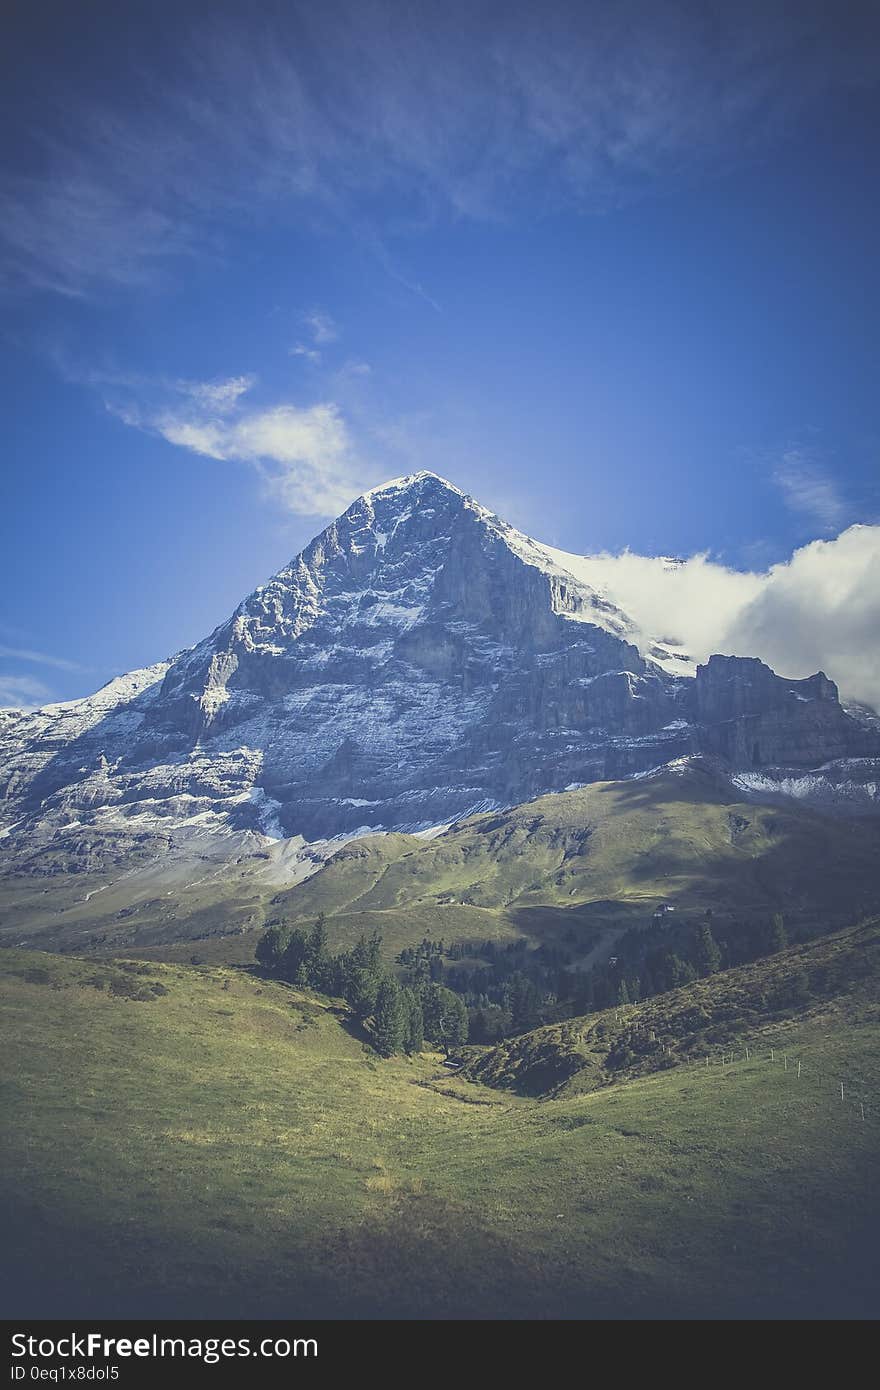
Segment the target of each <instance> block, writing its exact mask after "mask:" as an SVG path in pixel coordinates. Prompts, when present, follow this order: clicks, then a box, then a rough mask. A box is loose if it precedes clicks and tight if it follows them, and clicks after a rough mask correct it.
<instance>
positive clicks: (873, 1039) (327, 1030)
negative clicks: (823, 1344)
mask: <svg viewBox="0 0 880 1390" xmlns="http://www.w3.org/2000/svg"><path fill="white" fill-rule="evenodd" d="M874 942H875V938H874V937H873V936H870V935H869V936H866V937H865V938H864V939H861V938H857V937H855V936H853V938H852V940H851V943H850V946H848V947H841V951H842V952H843V953H844V955H845V956H846V959H847V961H848V962H849V964H847V966H846V968H845V969H844V970H842V971H841V974H840V979H839V980H838V983H837V984H835V985H834V987H833V988H829V989H828V990H827V991H826V994H827V999H826V1005H825V1007H823V1008H818V1007H816V1006H815V1005H811V1006H810V1007H808V1008H806V1009H801V1010H800V1011H797V1012H791V1011H789V1012H788V1013H787V1014H786V1015H784V1016H783V1015H781V1014H780V1015H779V1016H778V1017H777V1018H776V1019H775V1020H773V1021H772V1022H765V1023H764V1024H763V1025H762V1026H761V1030H760V1038H761V1048H760V1055H759V1054H758V1053H756V1054H755V1055H754V1056H753V1057H752V1059H751V1060H750V1061H748V1062H738V1063H736V1064H734V1065H732V1066H725V1067H724V1068H723V1069H722V1068H721V1066H720V1065H719V1064H717V1063H714V1064H713V1065H712V1067H711V1068H710V1069H708V1070H707V1069H705V1068H704V1067H688V1066H687V1065H682V1066H676V1067H673V1068H671V1069H669V1070H666V1071H662V1072H657V1073H656V1074H652V1075H641V1076H639V1075H636V1076H633V1077H632V1078H631V1079H628V1080H618V1081H617V1082H616V1084H613V1085H609V1086H605V1087H603V1088H602V1089H600V1090H597V1091H594V1092H592V1093H589V1094H583V1093H581V1094H565V1095H564V1096H562V1097H560V1098H559V1099H554V1100H550V1101H546V1100H540V1099H534V1098H529V1097H526V1096H522V1095H519V1094H516V1093H515V1092H514V1091H511V1090H497V1089H490V1088H488V1087H485V1086H483V1085H480V1084H478V1083H476V1082H474V1081H469V1080H467V1079H463V1078H462V1077H460V1076H456V1075H450V1074H449V1073H448V1072H447V1071H445V1070H444V1069H443V1068H442V1066H441V1065H440V1062H439V1059H438V1058H436V1057H430V1056H426V1057H422V1058H418V1059H415V1060H413V1061H408V1060H406V1059H403V1058H393V1059H391V1060H389V1061H380V1060H379V1059H378V1058H377V1057H376V1056H375V1054H374V1053H373V1052H372V1051H371V1050H370V1049H369V1048H368V1047H367V1046H366V1045H365V1043H364V1041H363V1040H362V1038H361V1037H360V1036H358V1034H357V1031H356V1030H355V1029H354V1027H353V1026H352V1024H351V1022H350V1020H349V1018H348V1017H347V1015H346V1014H345V1012H344V1010H342V1009H341V1008H338V1007H336V1006H333V1005H332V1003H331V1002H330V1001H327V1000H322V999H320V998H317V997H311V996H308V995H306V994H303V993H302V992H298V991H296V990H294V989H291V988H288V987H286V986H284V985H281V984H276V983H265V982H263V981H261V980H259V979H258V978H256V977H254V976H252V975H250V974H247V973H246V972H243V971H240V970H235V969H221V968H208V967H204V968H195V967H189V968H186V967H182V966H178V965H169V964H154V963H152V962H151V963H148V964H144V963H143V962H141V963H137V962H130V963H126V962H120V961H116V962H111V963H101V962H96V961H95V960H93V959H91V960H80V959H74V958H72V957H70V956H65V957H55V956H50V955H47V954H45V953H31V952H21V951H15V950H9V951H6V952H3V953H2V955H0V995H2V1005H3V1008H2V1017H3V1042H2V1047H3V1059H4V1068H3V1070H4V1074H5V1078H6V1079H5V1082H4V1096H3V1102H4V1116H5V1124H4V1127H3V1144H4V1154H3V1172H4V1174H5V1183H4V1193H3V1208H4V1211H3V1217H4V1230H5V1231H6V1232H7V1238H6V1243H5V1246H6V1248H5V1254H4V1260H5V1261H6V1273H7V1275H8V1290H7V1294H6V1298H5V1306H6V1308H7V1313H8V1315H30V1316H34V1315H35V1314H39V1313H43V1314H46V1315H48V1314H63V1315H65V1316H67V1317H74V1316H82V1315H84V1314H86V1313H96V1314H101V1315H103V1316H108V1315H112V1314H113V1313H117V1314H126V1313H128V1314H131V1313H137V1314H140V1315H141V1316H146V1317H149V1316H155V1315H157V1314H161V1313H168V1314H171V1315H174V1314H175V1313H176V1314H179V1315H186V1314H190V1313H193V1314H199V1313H201V1314H213V1315H215V1316H230V1317H235V1316H254V1315H256V1316H261V1315H263V1316H272V1315H284V1314H288V1315H299V1316H305V1315H308V1314H314V1313H318V1314H326V1315H336V1314H350V1315H356V1316H366V1315H372V1316H376V1315H379V1316H424V1317H444V1316H451V1315H456V1314H459V1315H464V1316H489V1317H524V1316H525V1317H528V1316H537V1317H548V1316H574V1317H605V1316H638V1315H654V1314H656V1315H679V1316H715V1315H720V1316H737V1315H749V1316H751V1315H758V1316H795V1317H798V1316H803V1317H807V1316H821V1315H823V1314H826V1315H833V1314H836V1315H853V1316H868V1315H871V1314H872V1313H876V1311H877V1308H876V1302H877V1300H876V1290H877V1284H876V1278H875V1276H874V1274H872V1261H873V1257H874V1251H875V1249H876V1241H877V1235H878V1223H877V1199H876V1162H877V1145H878V1136H880V1126H878V1118H880V1117H878V1109H877V1097H878V1086H877V1081H878V1076H877V1071H878V1047H877V1043H878V1028H877V1009H876V1005H875V1004H874V1003H873V1002H872V999H871V998H870V997H869V991H868V990H866V989H865V988H864V986H863V982H862V979H861V977H860V976H859V977H858V978H857V975H858V972H857V971H856V970H855V968H854V966H853V962H854V961H857V959H858V955H859V952H860V951H863V950H864V961H865V963H866V967H868V966H870V967H871V968H873V961H874V954H873V953H874ZM779 959H780V958H774V961H769V962H763V963H759V964H758V965H756V966H755V967H754V970H756V971H760V970H761V969H764V968H766V970H767V972H768V978H767V987H768V988H770V987H771V985H772V980H771V975H772V972H773V971H775V970H777V969H778V968H779V965H778V962H779ZM844 977H845V978H844ZM743 987H744V986H743ZM700 988H703V987H702V986H700ZM732 988H734V986H732ZM735 988H740V986H739V985H735ZM731 998H732V996H731ZM669 999H670V1000H672V1006H671V1012H670V1018H671V1017H673V1015H674V1013H675V1010H676V1009H677V1008H678V1004H677V1003H676V1002H675V1000H673V999H672V996H669ZM658 1002H659V1001H652V1005H651V1006H646V1007H652V1006H653V1004H655V1003H658ZM723 1041H725V1040H723V1039H719V1043H721V1042H723ZM700 1045H701V1046H702V1045H703V1043H702V1041H701V1044H700ZM770 1046H775V1047H776V1049H777V1054H776V1055H777V1058H778V1057H779V1055H780V1053H781V1051H782V1050H784V1051H785V1053H786V1055H788V1056H789V1057H790V1058H792V1059H795V1058H797V1059H800V1060H801V1062H802V1076H801V1078H800V1080H798V1078H797V1077H796V1075H795V1072H794V1070H793V1067H791V1066H790V1068H789V1070H788V1071H784V1070H783V1066H782V1064H781V1063H780V1062H779V1061H777V1062H774V1063H772V1064H771V1063H770V1061H769V1048H770ZM840 1078H845V1081H846V1088H847V1089H846V1095H845V1100H844V1101H843V1102H841V1100H840V1095H839V1079H840ZM493 1079H495V1080H497V1079H499V1078H498V1077H497V1076H495V1077H493ZM860 1098H861V1099H860ZM862 1103H865V1104H866V1115H865V1119H864V1120H863V1119H862V1118H861V1111H860V1108H859V1106H860V1105H861V1104H862Z"/></svg>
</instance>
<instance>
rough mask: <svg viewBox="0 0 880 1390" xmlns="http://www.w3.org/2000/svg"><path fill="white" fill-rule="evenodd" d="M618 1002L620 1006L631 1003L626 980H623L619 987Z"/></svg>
mask: <svg viewBox="0 0 880 1390" xmlns="http://www.w3.org/2000/svg"><path fill="white" fill-rule="evenodd" d="M617 1002H618V1004H628V1003H629V990H628V989H627V985H626V980H621V982H620V984H619V985H618V987H617Z"/></svg>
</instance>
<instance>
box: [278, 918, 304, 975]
mask: <svg viewBox="0 0 880 1390" xmlns="http://www.w3.org/2000/svg"><path fill="white" fill-rule="evenodd" d="M307 949H308V942H307V940H306V934H305V932H302V931H300V930H299V928H298V927H297V928H296V929H295V930H294V931H292V932H291V933H290V936H289V937H288V940H287V946H286V947H285V949H284V955H283V956H282V958H281V967H280V974H281V976H282V978H283V979H285V980H289V981H290V983H291V984H294V985H307V984H308V980H307V979H306V973H305V959H306V951H307Z"/></svg>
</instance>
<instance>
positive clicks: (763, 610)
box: [550, 526, 880, 708]
mask: <svg viewBox="0 0 880 1390" xmlns="http://www.w3.org/2000/svg"><path fill="white" fill-rule="evenodd" d="M550 553H551V554H552V555H553V557H554V558H555V559H557V560H560V559H561V556H562V552H560V551H555V550H554V551H551V552H550ZM567 559H568V561H569V562H570V563H569V564H568V566H567V567H568V568H570V569H571V570H572V571H573V572H575V573H577V574H578V576H580V577H581V578H583V579H586V580H587V582H588V583H590V584H592V585H593V586H594V587H595V588H597V589H599V590H600V591H602V592H604V593H605V594H606V595H607V596H608V597H609V598H610V599H611V600H612V602H614V603H616V604H617V605H618V606H619V607H620V608H622V609H623V610H624V612H626V613H628V614H629V616H630V617H631V618H632V619H633V621H634V622H635V623H636V625H637V627H638V628H639V630H640V634H641V636H642V639H643V641H644V642H645V643H647V642H650V641H651V640H662V639H663V638H667V639H673V640H675V641H676V642H678V643H680V644H681V645H682V646H683V647H684V648H685V649H686V650H687V651H688V652H689V653H690V655H691V656H693V657H694V658H695V660H697V661H705V660H707V658H708V657H709V656H710V655H711V654H712V653H713V652H723V653H724V654H726V655H729V656H757V657H760V658H761V659H762V660H763V661H766V662H767V663H768V665H770V666H772V667H773V669H774V670H775V671H777V672H778V673H779V674H780V675H783V676H789V677H803V676H808V675H811V674H812V673H813V672H814V671H818V670H822V671H824V672H825V673H826V675H828V676H830V677H831V678H832V680H834V681H836V682H837V684H838V685H839V687H840V690H841V695H842V696H843V697H844V698H848V699H851V700H859V701H863V702H865V703H867V704H870V705H873V706H875V707H876V708H880V526H850V527H848V529H847V530H845V531H843V532H842V533H841V534H840V535H839V536H837V537H836V538H835V539H833V540H815V541H811V542H810V544H809V545H805V546H803V547H801V548H800V549H798V550H796V551H795V552H794V554H793V555H792V557H791V559H790V560H787V561H786V562H784V563H782V564H777V565H773V566H772V567H771V568H770V569H769V570H768V571H767V572H766V573H763V574H757V573H752V572H748V571H746V572H743V571H739V570H733V569H728V568H727V567H726V566H724V565H720V564H717V563H715V562H714V561H712V560H710V559H709V558H708V556H706V555H695V556H692V557H691V558H690V559H688V560H683V561H678V562H670V561H669V560H664V559H660V558H653V557H647V556H641V555H633V554H630V553H628V552H625V553H624V554H622V555H596V556H589V557H583V558H582V557H574V556H569V557H567Z"/></svg>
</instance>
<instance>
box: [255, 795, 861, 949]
mask: <svg viewBox="0 0 880 1390" xmlns="http://www.w3.org/2000/svg"><path fill="white" fill-rule="evenodd" d="M661 902H669V903H672V904H673V905H675V906H676V907H678V908H679V910H681V909H685V910H693V911H695V912H696V911H702V910H704V909H705V908H707V907H711V908H712V909H713V911H714V912H715V913H716V914H717V915H721V916H722V917H723V916H724V915H725V914H730V915H733V914H736V915H738V916H740V917H742V916H745V917H748V916H749V915H756V914H762V913H763V914H768V913H772V912H774V911H776V910H779V909H782V908H784V910H785V912H786V914H788V915H790V916H792V917H794V918H802V919H806V920H818V919H821V920H823V921H832V922H833V921H837V922H838V923H841V924H842V923H843V922H844V921H845V920H847V919H850V920H851V918H852V916H853V915H855V914H856V913H866V912H868V911H870V910H876V909H877V908H878V907H880V821H876V820H870V819H866V820H860V821H842V820H839V819H833V818H830V817H827V816H822V815H819V814H817V813H816V812H813V811H810V810H806V809H804V808H801V807H798V806H796V805H794V804H792V805H790V806H786V807H784V808H781V807H777V806H756V805H752V804H748V803H744V802H738V801H734V800H732V799H731V795H730V791H729V789H728V790H725V789H724V787H723V786H721V785H719V784H718V783H717V782H716V781H715V780H714V779H713V778H712V777H711V775H710V774H709V773H707V772H706V771H704V770H701V769H697V768H693V769H690V770H688V771H687V772H686V773H683V774H679V775H676V774H675V773H665V774H660V775H658V776H655V777H651V778H645V779H642V780H638V781H630V782H605V783H601V782H600V783H593V784H591V785H589V786H586V787H583V788H581V789H579V790H577V791H571V792H563V793H559V794H557V795H553V796H545V797H540V798H538V799H537V800H535V801H531V802H528V803H527V804H525V805H523V806H518V807H515V808H514V809H513V810H511V811H506V812H498V813H492V814H489V815H482V816H476V817H473V818H472V819H470V820H467V821H463V822H461V823H460V824H458V825H456V826H453V827H452V828H451V829H450V830H449V831H448V832H447V833H446V834H444V835H441V836H439V837H437V838H436V839H432V840H420V839H417V838H415V837H412V836H401V835H395V836H389V837H387V838H382V839H378V840H375V841H372V840H361V841H356V842H353V843H352V844H349V845H346V846H345V847H344V848H342V849H341V850H340V851H339V852H338V854H336V855H335V856H334V857H333V858H332V859H330V860H329V861H328V863H327V864H326V865H325V866H324V868H323V869H322V870H321V871H320V872H319V873H317V874H316V875H314V877H312V878H310V879H308V880H306V881H305V882H304V883H302V884H300V885H298V886H297V887H295V888H294V889H292V890H291V891H290V892H287V893H281V894H279V895H278V896H277V897H276V899H275V901H274V904H273V909H272V910H273V912H274V913H276V914H277V915H278V916H280V917H282V918H285V919H286V920H289V921H294V920H295V921H306V920H309V919H313V918H314V917H315V916H316V915H317V913H318V912H319V911H324V912H326V913H327V914H328V917H329V919H330V921H329V926H330V930H331V936H335V938H336V939H337V940H338V939H350V938H351V936H352V934H354V933H357V932H359V931H361V930H364V929H370V930H372V929H374V928H375V929H378V930H380V931H381V932H382V933H383V935H384V936H385V938H386V940H387V943H388V945H389V947H390V948H392V949H395V950H397V949H399V948H400V946H401V945H406V944H410V943H411V942H412V941H413V940H418V939H420V938H421V936H422V935H424V934H425V933H430V934H433V935H434V936H435V937H442V938H443V939H445V940H447V941H448V940H450V939H454V938H460V939H479V938H488V937H493V936H495V937H497V936H516V935H525V936H528V937H531V938H534V939H535V940H543V939H545V938H547V937H548V936H552V935H553V934H554V933H555V932H558V931H559V930H560V929H568V928H572V929H574V930H575V931H576V932H577V933H578V934H579V935H580V937H581V939H582V942H583V949H584V955H585V956H587V955H589V954H590V953H591V952H592V951H594V950H595V948H596V946H597V943H598V942H599V941H600V940H601V936H602V933H603V932H604V933H606V935H608V934H610V935H611V936H613V934H614V933H615V931H616V930H617V929H619V928H622V927H627V926H630V925H632V924H633V923H636V922H646V921H647V920H648V919H649V918H650V914H651V912H652V911H653V909H654V907H655V906H656V905H657V904H658V903H661Z"/></svg>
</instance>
